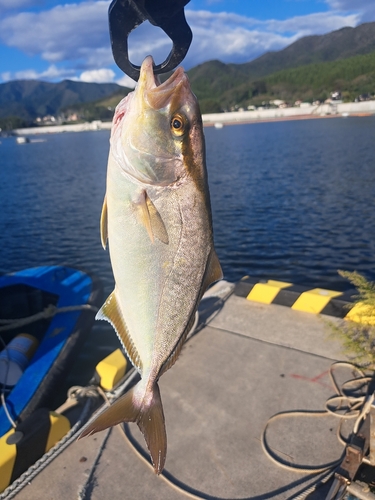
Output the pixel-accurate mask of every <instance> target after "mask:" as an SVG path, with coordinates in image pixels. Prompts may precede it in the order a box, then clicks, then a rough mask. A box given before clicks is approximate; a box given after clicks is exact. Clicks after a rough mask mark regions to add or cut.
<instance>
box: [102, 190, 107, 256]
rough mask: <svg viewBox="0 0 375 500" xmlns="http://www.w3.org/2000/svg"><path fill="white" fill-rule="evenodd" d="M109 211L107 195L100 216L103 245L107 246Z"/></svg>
mask: <svg viewBox="0 0 375 500" xmlns="http://www.w3.org/2000/svg"><path fill="white" fill-rule="evenodd" d="M107 221H108V213H107V195H106V196H105V197H104V201H103V208H102V215H101V217H100V238H101V241H102V247H103V248H104V250H105V248H106V246H107V239H108V222H107Z"/></svg>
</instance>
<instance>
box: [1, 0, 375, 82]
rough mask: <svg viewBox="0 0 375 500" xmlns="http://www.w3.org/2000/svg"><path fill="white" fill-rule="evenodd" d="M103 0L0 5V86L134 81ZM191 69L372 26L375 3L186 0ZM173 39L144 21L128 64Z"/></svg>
mask: <svg viewBox="0 0 375 500" xmlns="http://www.w3.org/2000/svg"><path fill="white" fill-rule="evenodd" d="M109 3H110V2H109V1H107V0H75V1H73V0H65V1H59V0H0V83H3V82H6V81H9V80H16V79H39V80H45V81H61V80H63V79H65V78H69V79H73V80H80V81H89V82H117V83H120V84H122V85H130V86H131V85H132V84H134V82H133V81H132V80H130V79H129V78H128V77H126V76H124V74H123V73H122V72H121V70H119V69H118V68H117V66H116V64H115V63H114V61H113V56H112V52H111V48H110V42H109V33H108V22H107V12H108V6H109ZM185 11H186V17H187V20H188V22H189V24H190V26H191V28H192V31H193V35H194V38H193V43H192V45H191V47H190V50H189V53H188V55H187V57H186V59H185V60H184V62H183V66H184V67H185V68H186V69H189V68H191V67H193V66H196V65H197V64H200V63H202V62H205V61H208V60H210V59H219V60H221V61H223V62H234V63H242V62H246V61H250V60H252V59H255V58H256V57H258V56H260V55H262V54H263V53H265V52H267V51H270V50H273V51H275V50H281V49H283V48H284V47H286V46H287V45H289V44H291V43H292V42H294V41H295V40H297V39H299V38H301V37H303V36H306V35H314V34H324V33H329V32H330V31H333V30H336V29H339V28H342V27H344V26H352V27H354V26H357V25H358V24H361V23H364V22H370V21H375V1H374V0H263V1H259V0H191V1H190V3H189V4H188V5H187V6H186V9H185ZM170 47H171V42H170V40H169V39H168V37H167V36H166V35H165V34H164V33H163V32H161V31H160V30H159V29H157V28H155V27H153V26H151V25H150V24H146V23H143V24H142V25H141V26H140V27H138V28H137V29H136V30H135V31H134V32H133V33H132V34H131V36H130V40H129V49H130V59H131V61H132V62H134V63H137V64H139V63H140V62H141V61H142V60H143V58H144V57H145V56H146V55H148V54H151V55H153V57H154V59H155V60H156V62H157V63H159V62H162V61H163V60H164V59H165V57H166V56H167V54H168V53H169V50H170Z"/></svg>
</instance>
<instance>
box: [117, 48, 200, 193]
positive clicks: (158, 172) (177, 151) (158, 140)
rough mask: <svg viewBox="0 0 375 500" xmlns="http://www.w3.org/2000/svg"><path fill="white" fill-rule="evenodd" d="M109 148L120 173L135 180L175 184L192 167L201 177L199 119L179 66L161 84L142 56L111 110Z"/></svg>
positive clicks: (194, 100) (166, 184)
mask: <svg viewBox="0 0 375 500" xmlns="http://www.w3.org/2000/svg"><path fill="white" fill-rule="evenodd" d="M111 150H113V151H112V152H113V155H114V157H115V160H116V163H117V164H118V165H119V166H120V168H121V169H122V170H123V172H124V173H125V174H127V175H130V176H131V177H132V178H133V179H135V180H136V181H138V182H141V183H145V184H152V185H159V186H169V185H173V184H177V185H178V184H179V183H180V182H183V180H184V179H185V178H186V177H187V176H188V175H189V173H190V174H191V173H192V172H191V171H192V169H195V173H194V175H195V176H197V175H198V177H199V176H200V175H204V171H205V167H204V158H205V153H204V136H203V127H202V117H201V113H200V110H199V105H198V102H197V99H196V97H195V95H194V94H193V93H192V91H191V88H190V84H189V80H188V77H187V75H186V74H185V73H184V70H183V69H182V68H181V67H179V68H177V69H176V70H175V72H174V73H173V74H172V75H171V76H170V77H169V78H168V79H167V80H166V81H165V82H164V83H161V82H160V80H159V78H158V77H157V76H155V75H154V72H153V59H152V57H151V56H148V57H146V59H145V60H144V61H143V64H142V66H141V71H140V77H139V81H138V84H137V86H136V88H135V90H134V92H132V93H131V94H129V95H128V96H127V97H126V98H125V99H123V101H121V103H120V104H119V105H118V107H117V108H116V112H115V117H114V124H113V128H112V137H111ZM199 172H200V173H199Z"/></svg>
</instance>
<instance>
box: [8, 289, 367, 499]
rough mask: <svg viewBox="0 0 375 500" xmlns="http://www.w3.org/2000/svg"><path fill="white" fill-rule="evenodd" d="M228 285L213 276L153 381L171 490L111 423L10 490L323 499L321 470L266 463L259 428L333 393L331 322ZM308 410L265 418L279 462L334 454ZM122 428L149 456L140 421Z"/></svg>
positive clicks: (36, 494)
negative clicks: (192, 321)
mask: <svg viewBox="0 0 375 500" xmlns="http://www.w3.org/2000/svg"><path fill="white" fill-rule="evenodd" d="M232 287H233V286H232V285H230V284H228V283H225V282H224V283H220V284H218V285H215V287H214V288H213V289H212V290H211V291H210V294H209V295H208V296H206V297H205V299H204V300H203V301H202V303H201V306H200V323H199V325H198V328H197V331H196V333H195V334H194V335H193V336H192V337H191V338H190V339H189V340H188V342H187V343H186V346H185V347H184V349H183V351H182V354H181V356H180V358H179V360H178V361H177V363H176V364H175V365H174V366H173V367H172V368H171V369H170V370H169V371H168V372H167V373H166V374H165V375H163V376H162V378H161V380H160V391H161V397H162V400H163V406H164V413H165V418H166V428H167V435H168V452H167V461H166V468H165V471H164V474H165V476H166V478H167V479H169V480H170V481H171V482H172V483H174V485H175V486H174V487H173V486H171V485H170V484H168V483H167V482H166V481H165V478H164V477H158V476H156V475H155V474H154V473H153V471H152V469H151V468H150V466H149V465H147V463H145V462H144V461H143V460H141V459H140V457H139V456H138V455H137V454H136V453H135V452H134V450H133V449H132V447H130V446H129V444H128V442H127V440H126V439H125V437H124V434H123V432H122V431H121V430H120V429H119V428H113V429H111V430H109V431H103V432H101V433H99V434H96V435H94V436H91V437H88V438H85V439H82V440H79V441H77V442H74V443H73V444H72V445H71V446H69V447H68V448H67V449H66V450H65V451H64V452H63V453H62V454H61V455H59V456H58V457H57V458H56V459H55V460H54V461H53V462H52V463H51V464H49V465H48V466H47V467H46V468H45V469H44V470H43V471H42V472H41V473H40V474H39V475H38V476H37V477H35V478H34V479H33V480H32V481H31V483H30V484H28V485H27V486H26V487H25V488H24V489H23V490H22V491H21V492H20V493H18V494H17V495H16V496H15V497H14V498H16V499H17V500H41V499H42V500H60V499H71V500H73V499H81V500H89V499H90V500H106V499H111V500H120V499H121V500H123V499H155V500H159V499H160V500H161V499H162V500H180V499H184V498H204V499H211V500H217V499H249V500H250V499H253V500H265V499H271V498H272V499H292V498H294V499H297V498H308V499H309V500H316V499H324V498H325V493H327V491H328V489H329V487H330V482H329V481H328V482H327V483H326V484H325V485H324V486H323V487H322V488H319V489H317V490H315V491H313V488H311V492H310V493H308V492H307V489H308V488H309V486H311V485H314V484H315V483H316V482H317V480H318V479H319V477H320V476H319V475H314V474H311V473H301V472H296V471H294V470H289V469H288V468H283V467H281V466H279V465H277V464H276V463H274V462H273V461H271V460H270V458H269V457H267V456H266V454H265V453H264V451H263V448H262V442H261V436H262V433H263V431H264V429H265V426H266V424H267V422H268V420H269V419H270V417H272V416H273V415H275V414H277V413H279V412H286V411H290V410H316V411H323V410H324V408H325V402H326V400H327V399H328V398H330V397H332V396H333V395H335V391H334V388H333V386H332V383H331V381H330V378H329V369H330V366H331V365H332V363H334V362H335V361H336V360H345V359H346V357H345V355H344V354H343V352H342V346H341V345H340V343H339V342H338V341H337V340H334V339H332V338H331V337H330V335H329V331H330V328H329V322H333V323H337V322H338V321H341V320H338V319H336V318H331V317H327V316H317V315H314V314H309V313H305V312H299V311H294V310H291V309H290V308H288V307H283V306H280V305H264V304H259V303H256V302H250V301H248V300H246V299H244V298H242V297H237V296H235V295H230V296H229V298H228V295H229V294H230V292H231V290H232ZM338 371H340V373H339V374H338V375H339V378H340V380H348V379H350V378H352V377H353V373H352V370H350V369H348V368H345V367H342V368H340V369H338ZM315 417H316V416H315ZM315 417H313V418H312V417H311V416H308V415H306V416H305V417H304V416H301V415H299V416H289V417H287V418H282V419H279V420H275V421H273V422H272V424H270V426H269V428H268V431H267V445H268V446H270V447H271V448H272V449H273V450H274V452H275V453H276V454H277V455H278V456H279V457H280V458H281V459H282V460H284V461H285V462H287V463H289V464H294V465H296V466H298V465H302V466H304V467H306V468H308V467H311V468H319V467H320V466H321V465H324V464H327V463H330V462H334V461H336V460H338V459H340V457H341V455H342V452H343V445H342V444H341V443H339V441H338V439H337V436H336V429H337V425H338V419H337V418H336V417H334V416H327V415H320V416H318V417H316V418H315ZM129 429H130V433H131V439H133V440H135V444H136V446H137V447H140V451H141V453H143V454H144V455H145V456H146V457H147V456H148V454H147V452H146V449H145V443H144V440H143V437H142V435H141V434H140V432H139V431H138V428H137V427H136V425H135V424H131V425H130V426H129ZM178 488H180V489H178ZM182 490H185V491H186V492H187V494H189V495H190V497H189V496H187V495H186V494H185V493H183V492H182ZM306 492H307V496H306ZM301 494H305V496H300V495H301ZM366 498H367V497H366Z"/></svg>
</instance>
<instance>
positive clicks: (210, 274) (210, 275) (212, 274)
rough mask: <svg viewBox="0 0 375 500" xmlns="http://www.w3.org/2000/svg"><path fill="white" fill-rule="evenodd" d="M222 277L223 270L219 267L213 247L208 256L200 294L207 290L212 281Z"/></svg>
mask: <svg viewBox="0 0 375 500" xmlns="http://www.w3.org/2000/svg"><path fill="white" fill-rule="evenodd" d="M222 277H223V271H222V269H221V265H220V262H219V258H218V256H217V255H216V252H215V249H214V248H213V249H212V250H211V253H210V256H209V258H208V262H207V268H206V272H205V275H204V279H203V285H202V295H203V293H204V292H205V291H206V290H207V288H208V287H209V286H210V285H212V283H215V281H219V280H221V279H222Z"/></svg>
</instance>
